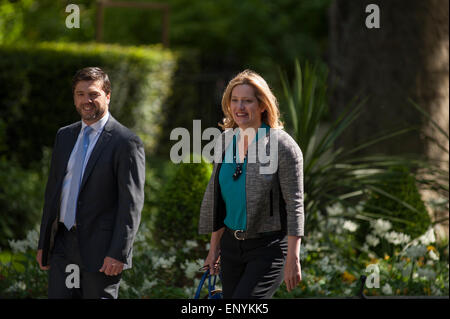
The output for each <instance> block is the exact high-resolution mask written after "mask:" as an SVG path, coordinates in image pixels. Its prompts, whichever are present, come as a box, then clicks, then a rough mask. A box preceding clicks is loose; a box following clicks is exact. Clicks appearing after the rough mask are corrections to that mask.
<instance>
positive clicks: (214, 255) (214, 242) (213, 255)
mask: <svg viewBox="0 0 450 319" xmlns="http://www.w3.org/2000/svg"><path fill="white" fill-rule="evenodd" d="M224 231H225V227H223V228H221V229H219V230H218V231H215V232H213V233H212V234H211V242H210V245H209V253H208V256H207V257H206V259H205V262H204V263H203V269H205V270H206V269H208V268H209V270H210V271H209V273H210V274H211V275H217V274H218V273H219V258H220V239H221V238H222V235H223V232H224Z"/></svg>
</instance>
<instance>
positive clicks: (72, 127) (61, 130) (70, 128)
mask: <svg viewBox="0 0 450 319" xmlns="http://www.w3.org/2000/svg"><path fill="white" fill-rule="evenodd" d="M80 128H81V121H78V122H75V123H72V124H69V125H66V126H63V127H60V128H59V129H58V132H57V135H59V134H63V133H66V132H73V131H74V130H77V129H80Z"/></svg>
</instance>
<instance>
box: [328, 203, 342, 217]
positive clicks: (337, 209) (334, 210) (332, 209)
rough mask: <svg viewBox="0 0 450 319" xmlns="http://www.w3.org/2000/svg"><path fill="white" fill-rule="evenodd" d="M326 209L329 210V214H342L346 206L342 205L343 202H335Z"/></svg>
mask: <svg viewBox="0 0 450 319" xmlns="http://www.w3.org/2000/svg"><path fill="white" fill-rule="evenodd" d="M326 211H327V213H328V215H329V216H337V215H340V214H342V213H343V212H344V208H343V207H342V205H341V204H339V203H335V204H333V205H332V206H328V207H327V208H326Z"/></svg>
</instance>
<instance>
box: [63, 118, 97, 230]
mask: <svg viewBox="0 0 450 319" xmlns="http://www.w3.org/2000/svg"><path fill="white" fill-rule="evenodd" d="M91 133H92V127H90V126H86V127H85V128H84V133H83V134H84V136H83V143H80V144H78V148H77V151H76V154H75V158H74V164H73V169H72V180H71V181H70V188H69V198H68V200H67V208H66V215H65V216H64V225H66V228H67V229H68V230H70V229H71V228H72V226H73V225H74V224H75V214H76V210H77V201H78V192H79V191H80V185H81V178H82V177H83V174H82V173H83V163H84V159H85V157H86V153H87V150H88V148H89V142H90V141H89V139H90V134H91Z"/></svg>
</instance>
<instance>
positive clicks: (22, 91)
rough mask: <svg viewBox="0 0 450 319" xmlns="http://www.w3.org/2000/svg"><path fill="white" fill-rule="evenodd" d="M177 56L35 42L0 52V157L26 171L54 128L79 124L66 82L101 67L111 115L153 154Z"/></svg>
mask: <svg viewBox="0 0 450 319" xmlns="http://www.w3.org/2000/svg"><path fill="white" fill-rule="evenodd" d="M175 65H176V55H175V54H174V53H172V52H171V51H168V50H164V49H162V48H161V47H159V46H153V47H122V46H118V45H101V44H76V43H70V44H69V43H49V42H45V43H39V44H35V45H16V46H3V47H0V83H2V85H1V86H0V118H1V119H2V120H3V130H4V134H5V137H4V141H6V142H5V144H6V145H4V146H3V149H1V150H0V152H1V153H0V155H2V154H3V155H5V154H7V156H8V157H9V158H12V159H14V160H17V161H19V162H20V164H21V165H23V166H27V164H28V163H29V162H30V161H31V162H34V161H38V160H39V159H40V158H41V156H42V147H43V146H50V147H51V146H53V142H54V137H55V133H56V131H57V129H58V128H59V127H61V126H64V125H68V124H70V123H73V122H75V121H77V120H79V115H78V114H77V112H76V110H75V107H74V105H73V97H72V89H71V81H72V77H73V75H74V74H75V72H76V71H77V70H79V69H81V68H83V67H86V66H100V67H102V68H103V69H104V70H105V71H106V72H107V73H108V74H109V76H110V80H111V84H112V94H111V104H110V110H111V114H112V115H113V116H114V117H116V118H117V119H118V120H119V121H120V122H122V123H123V124H124V125H126V126H128V127H130V128H131V129H133V130H134V131H135V132H136V133H137V134H138V135H139V136H140V137H141V138H142V140H143V141H144V143H145V145H146V149H147V151H152V150H153V149H154V147H155V144H156V142H157V139H158V136H159V134H160V131H161V128H160V127H161V116H160V112H161V109H162V105H163V103H164V100H165V98H166V97H167V96H168V95H169V94H170V88H171V80H172V74H173V71H174V69H175Z"/></svg>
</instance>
